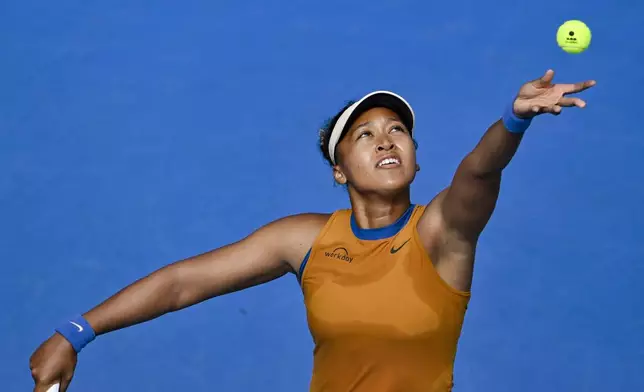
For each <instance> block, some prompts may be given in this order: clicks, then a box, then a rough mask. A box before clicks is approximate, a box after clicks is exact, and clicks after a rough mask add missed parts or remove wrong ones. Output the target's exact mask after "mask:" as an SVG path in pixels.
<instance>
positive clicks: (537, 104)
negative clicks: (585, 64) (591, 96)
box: [513, 69, 596, 118]
mask: <svg viewBox="0 0 644 392" xmlns="http://www.w3.org/2000/svg"><path fill="white" fill-rule="evenodd" d="M554 75H555V72H554V71H553V70H551V69H549V70H548V71H546V73H545V74H544V75H543V76H542V77H541V78H539V79H536V80H533V81H531V82H528V83H526V84H524V85H523V86H522V87H521V89H520V90H519V94H518V95H517V97H516V99H515V100H514V106H513V108H514V113H515V114H516V115H517V116H518V117H522V118H530V117H534V116H536V115H539V114H543V113H550V114H554V115H558V114H559V113H561V110H562V108H564V107H572V106H576V107H578V108H584V107H585V106H586V102H585V101H584V100H583V99H580V98H576V97H568V96H567V95H569V94H574V93H579V92H581V91H584V90H586V89H589V88H590V87H592V86H594V85H595V84H596V82H595V81H594V80H587V81H585V82H580V83H572V84H553V83H552V79H553V77H554Z"/></svg>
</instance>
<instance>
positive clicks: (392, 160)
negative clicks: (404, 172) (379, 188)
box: [378, 158, 400, 167]
mask: <svg viewBox="0 0 644 392" xmlns="http://www.w3.org/2000/svg"><path fill="white" fill-rule="evenodd" d="M394 163H400V161H399V160H398V159H396V158H387V159H383V160H382V161H380V163H378V166H379V167H380V166H384V165H391V164H394Z"/></svg>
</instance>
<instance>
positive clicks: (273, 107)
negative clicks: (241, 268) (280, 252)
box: [0, 0, 644, 392]
mask: <svg viewBox="0 0 644 392" xmlns="http://www.w3.org/2000/svg"><path fill="white" fill-rule="evenodd" d="M178 4H179V3H178V2H174V1H157V2H154V3H151V2H142V1H110V2H98V1H93V2H81V1H67V2H37V1H33V0H20V1H18V0H13V1H10V0H8V1H4V2H2V3H1V4H0V45H1V46H0V47H2V60H1V61H0V67H1V68H0V69H1V71H2V72H0V262H1V266H2V272H3V273H2V274H1V277H0V294H1V295H0V301H2V302H1V303H0V306H2V309H3V315H2V322H1V323H0V347H2V349H1V351H2V354H3V355H1V356H0V379H2V380H3V382H2V384H3V390H8V391H25V390H30V388H31V385H32V382H31V377H30V374H29V368H28V358H29V356H30V354H31V353H32V351H33V350H34V349H35V348H36V346H37V345H38V344H39V343H40V342H41V341H42V340H43V339H45V338H46V337H48V336H49V335H50V333H51V332H52V328H53V327H54V326H55V325H56V324H57V323H58V322H59V321H61V320H63V319H64V318H65V317H67V316H68V315H72V314H74V313H77V312H83V311H86V310H87V309H89V308H90V307H92V306H94V305H95V304H97V303H98V302H100V301H102V300H103V299H105V298H106V297H108V296H109V295H111V294H113V293H114V292H116V291H118V290H119V289H120V288H122V287H123V286H125V285H127V284H129V283H131V282H132V281H134V280H136V279H138V278H140V277H141V276H143V275H145V274H148V273H150V272H152V271H154V270H155V269H157V268H159V267H161V266H163V265H164V264H167V263H170V262H172V261H175V260H178V259H182V258H185V257H188V256H191V255H194V254H197V253H201V252H204V251H207V250H209V249H212V248H215V247H218V246H221V245H224V244H226V243H228V242H231V241H234V240H237V239H239V238H241V237H242V236H245V235H246V234H248V233H249V232H250V231H252V230H254V229H256V228H257V227H258V226H260V225H262V224H264V223H266V222H268V221H270V220H272V219H275V218H278V217H281V216H283V215H286V214H292V213H298V212H305V211H331V210H333V209H336V208H341V207H346V206H347V205H348V201H347V199H346V194H345V193H344V191H343V190H342V189H341V188H337V187H334V186H333V179H332V177H331V175H330V172H329V170H328V167H327V166H326V165H325V163H324V162H323V160H322V158H321V156H320V154H319V153H318V151H317V139H316V137H317V129H318V127H319V126H320V124H321V123H322V121H323V120H324V119H325V118H326V117H327V116H330V115H332V114H333V113H334V112H335V110H337V109H339V108H340V107H341V106H342V104H343V103H344V101H345V100H348V99H352V98H356V97H358V96H360V95H361V94H363V93H366V92H368V91H370V90H374V89H391V90H394V91H396V92H399V93H401V94H403V95H404V96H405V97H406V98H408V100H409V101H410V102H411V104H412V105H413V106H414V109H415V110H416V113H417V116H418V127H417V139H418V141H419V143H420V149H419V151H418V153H419V161H420V164H421V167H422V171H421V172H420V174H419V176H418V178H417V181H416V183H415V184H414V186H413V199H414V202H416V203H424V202H426V201H428V200H430V199H431V198H432V197H433V196H434V195H435V194H436V192H438V191H439V190H440V189H442V187H444V186H445V185H446V184H448V182H449V180H450V178H451V175H452V173H453V172H454V170H455V168H456V166H457V164H458V162H459V160H460V159H461V158H462V157H463V155H464V154H465V153H466V152H467V151H469V149H470V148H472V147H473V146H474V144H475V143H476V142H477V141H478V138H479V137H480V136H481V134H482V133H483V131H484V130H485V129H486V128H487V126H488V125H489V124H491V123H492V122H493V121H495V120H496V119H497V118H498V117H499V116H500V114H501V112H502V110H503V108H504V106H505V105H506V103H507V102H508V100H509V99H511V97H512V95H513V94H514V93H515V92H516V91H517V89H518V87H519V86H520V85H521V84H522V83H523V82H525V81H527V80H529V79H532V78H536V77H539V76H541V75H542V74H543V72H544V71H545V70H546V69H548V68H553V69H555V71H556V75H555V78H556V81H579V80H583V79H589V78H594V79H596V80H597V81H598V85H597V86H596V87H595V88H594V89H592V90H590V91H588V92H587V93H586V94H584V98H586V99H587V100H588V107H587V109H586V110H583V111H582V110H569V111H567V112H566V113H564V114H563V115H561V116H560V117H558V118H555V117H541V118H539V119H538V120H537V121H535V123H534V125H533V127H532V129H531V130H530V132H529V134H528V135H526V138H525V140H524V144H523V145H522V146H521V149H520V151H519V154H518V156H517V157H516V159H515V160H514V161H513V163H512V165H511V166H510V167H509V168H508V170H507V174H506V175H505V177H504V184H503V192H502V195H501V199H500V201H499V205H498V209H497V212H496V214H495V216H494V218H493V219H492V221H491V222H490V224H489V226H488V228H487V230H486V231H485V233H484V235H483V236H482V238H481V242H480V247H479V252H478V259H477V267H476V273H475V275H476V276H475V282H474V287H473V292H474V295H473V298H472V302H471V306H470V308H469V311H468V314H467V318H466V323H465V327H464V331H463V336H462V340H461V344H460V348H459V353H458V358H457V363H456V388H455V390H456V391H458V392H470V391H471V392H478V391H495V392H503V391H513V392H514V391H517V390H521V391H524V392H532V391H534V392H537V391H539V392H541V391H544V390H548V391H593V392H594V391H597V392H604V391H607V390H611V391H612V390H628V391H636V390H644V381H642V378H641V376H639V375H638V374H637V372H639V371H640V370H641V369H642V366H643V365H644V334H643V333H642V329H643V328H644V316H643V313H642V312H641V306H640V299H641V298H642V296H643V295H644V289H643V288H642V284H641V281H642V276H644V268H643V267H642V265H643V260H642V258H643V257H642V256H644V245H643V242H642V237H643V235H642V234H643V230H642V228H641V227H642V226H641V222H642V220H643V218H644V210H643V207H642V201H643V200H644V181H642V169H644V155H643V154H642V151H643V147H644V129H643V128H642V126H641V125H640V124H641V122H640V121H639V118H640V117H641V115H642V109H641V101H642V91H641V90H642V88H644V76H643V75H644V74H643V73H642V72H641V64H642V63H643V62H644V51H643V50H642V45H641V39H640V37H641V36H642V35H643V33H644V5H642V4H639V3H637V2H626V1H617V2H605V1H604V2H600V1H598V0H591V1H579V0H573V1H567V2H564V3H560V2H555V1H552V0H551V1H546V2H545V3H544V2H541V3H526V2H522V3H520V4H521V5H519V3H513V2H511V1H509V0H498V1H494V2H492V1H487V2H477V1H474V0H466V1H460V2H442V3H440V4H437V3H435V2H428V1H420V0H417V1H405V0H397V1H384V0H378V1H368V0H358V1H352V2H346V1H339V0H326V1H318V2H304V1H302V2H294V1H283V0H276V1H271V2H266V1H259V0H252V1H227V2H225V1H218V2H207V1H194V0H189V1H183V2H180V5H178ZM512 4H515V5H512ZM567 19H582V20H584V21H586V22H587V23H588V24H589V25H590V27H591V28H592V29H593V33H594V37H593V43H592V45H591V48H590V49H589V51H588V52H586V53H584V54H582V55H578V56H573V55H568V54H566V53H564V52H562V51H561V50H559V48H558V47H557V46H556V43H555V40H554V37H555V33H556V29H557V27H558V25H559V24H560V23H562V22H563V21H565V20H567ZM311 350H312V342H311V338H310V336H309V333H308V330H307V326H306V320H305V313H304V308H303V303H302V296H301V293H300V291H299V289H298V285H297V282H296V279H295V278H294V277H293V276H288V277H285V278H283V279H280V280H278V281H275V282H272V283H270V284H267V285H264V286H262V287H257V288H253V289H250V290H247V291H244V292H240V293H236V294H232V295H228V296H225V297H222V298H217V299H214V300H212V301H208V302H206V303H203V304H200V305H198V306H195V307H193V308H190V309H187V310H184V311H182V312H178V313H175V314H172V315H168V316H166V317H163V318H160V319H158V320H155V321H153V322H150V323H146V324H143V325H138V326H135V327H132V328H129V329H127V330H122V331H118V332H114V333H111V334H109V335H106V336H102V337H100V338H99V339H97V340H96V341H95V342H94V343H93V344H92V345H90V346H89V347H88V348H86V349H85V350H84V351H83V353H82V354H81V356H80V363H79V366H78V368H77V372H76V377H75V379H74V382H73V384H72V388H71V391H94V392H102V391H113V390H118V391H146V390H154V391H176V390H182V391H211V390H219V391H254V390H271V391H304V390H306V388H307V386H308V381H309V377H310V371H311V363H312V361H311V355H312V352H311ZM114 385H117V386H114Z"/></svg>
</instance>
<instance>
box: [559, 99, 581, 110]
mask: <svg viewBox="0 0 644 392" xmlns="http://www.w3.org/2000/svg"><path fill="white" fill-rule="evenodd" d="M558 105H559V106H563V107H573V106H576V107H578V108H582V109H583V108H585V107H586V101H584V100H583V99H581V98H573V97H563V98H561V99H560V100H559V103H558Z"/></svg>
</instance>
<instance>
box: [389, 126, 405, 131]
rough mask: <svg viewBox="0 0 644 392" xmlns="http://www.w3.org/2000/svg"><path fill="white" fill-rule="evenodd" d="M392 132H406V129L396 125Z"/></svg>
mask: <svg viewBox="0 0 644 392" xmlns="http://www.w3.org/2000/svg"><path fill="white" fill-rule="evenodd" d="M391 131H392V132H393V131H400V132H406V130H405V128H403V127H401V126H400V125H394V126H393V127H391Z"/></svg>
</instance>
